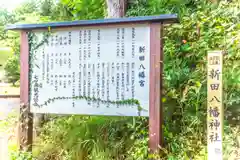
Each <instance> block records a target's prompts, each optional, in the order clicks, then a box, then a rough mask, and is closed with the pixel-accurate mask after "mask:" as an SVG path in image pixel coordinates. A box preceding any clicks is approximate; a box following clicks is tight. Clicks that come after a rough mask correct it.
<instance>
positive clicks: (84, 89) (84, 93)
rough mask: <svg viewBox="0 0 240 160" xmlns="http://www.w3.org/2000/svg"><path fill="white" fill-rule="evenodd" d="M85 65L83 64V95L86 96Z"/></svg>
mask: <svg viewBox="0 0 240 160" xmlns="http://www.w3.org/2000/svg"><path fill="white" fill-rule="evenodd" d="M86 70H87V66H86V64H83V96H86V85H87V82H86V77H87V76H86V75H87V73H86V72H87V71H86Z"/></svg>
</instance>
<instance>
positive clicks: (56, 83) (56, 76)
mask: <svg viewBox="0 0 240 160" xmlns="http://www.w3.org/2000/svg"><path fill="white" fill-rule="evenodd" d="M54 89H55V91H58V75H55V83H54Z"/></svg>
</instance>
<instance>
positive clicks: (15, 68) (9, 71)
mask: <svg viewBox="0 0 240 160" xmlns="http://www.w3.org/2000/svg"><path fill="white" fill-rule="evenodd" d="M19 63H20V62H19V57H18V56H12V57H10V58H9V59H8V60H7V62H6V64H5V67H4V70H5V74H6V77H7V79H8V81H9V82H10V83H13V84H14V85H15V83H16V82H17V81H18V80H19V79H20V64H19Z"/></svg>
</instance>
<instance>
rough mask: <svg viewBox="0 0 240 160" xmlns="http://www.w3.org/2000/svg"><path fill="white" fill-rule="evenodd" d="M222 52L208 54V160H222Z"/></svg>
mask: <svg viewBox="0 0 240 160" xmlns="http://www.w3.org/2000/svg"><path fill="white" fill-rule="evenodd" d="M222 65H223V53H222V51H211V52H208V74H207V76H208V116H207V117H208V118H207V125H208V134H207V135H208V159H209V160H215V159H216V160H222V159H223V147H222V141H223V114H224V113H223V96H222V94H223V93H222V92H223V91H222V90H223V82H222Z"/></svg>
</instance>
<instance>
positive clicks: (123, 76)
mask: <svg viewBox="0 0 240 160" xmlns="http://www.w3.org/2000/svg"><path fill="white" fill-rule="evenodd" d="M121 69H122V77H121V79H122V85H121V99H122V100H124V99H125V97H124V94H125V74H124V72H125V65H124V63H122V66H121Z"/></svg>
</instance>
